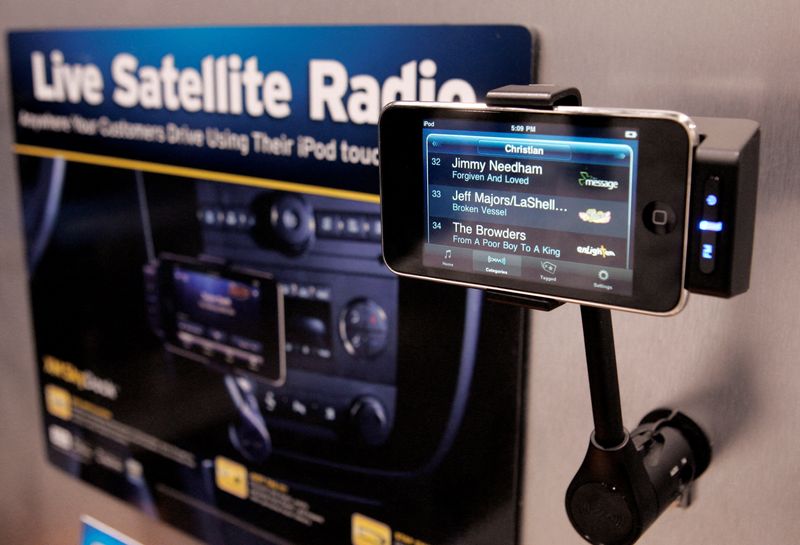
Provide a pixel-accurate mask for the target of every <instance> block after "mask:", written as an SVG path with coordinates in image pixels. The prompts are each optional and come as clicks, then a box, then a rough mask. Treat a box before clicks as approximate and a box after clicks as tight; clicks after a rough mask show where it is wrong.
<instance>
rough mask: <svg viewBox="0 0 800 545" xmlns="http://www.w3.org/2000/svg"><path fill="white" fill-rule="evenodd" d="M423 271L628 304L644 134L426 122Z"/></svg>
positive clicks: (549, 126) (605, 129)
mask: <svg viewBox="0 0 800 545" xmlns="http://www.w3.org/2000/svg"><path fill="white" fill-rule="evenodd" d="M422 131H423V132H422V142H423V150H422V157H423V163H424V165H423V170H424V172H423V179H424V181H425V185H426V191H425V211H426V214H425V219H426V231H425V243H424V246H423V263H424V265H425V266H427V267H431V268H434V269H440V270H443V269H450V270H454V271H461V272H467V273H477V274H480V275H486V276H496V277H507V278H509V279H516V280H520V281H525V282H532V283H535V284H540V285H552V286H559V287H564V288H571V289H579V290H589V291H594V292H604V293H614V294H617V295H630V294H631V292H632V290H633V268H634V259H633V256H634V244H633V241H634V232H633V231H634V226H635V205H636V181H637V180H636V176H637V155H638V139H639V130H638V129H637V128H636V127H581V126H578V125H574V124H559V123H536V124H510V123H498V122H493V121H489V122H483V121H475V120H458V119H426V120H423V127H422Z"/></svg>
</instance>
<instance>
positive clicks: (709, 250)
mask: <svg viewBox="0 0 800 545" xmlns="http://www.w3.org/2000/svg"><path fill="white" fill-rule="evenodd" d="M703 259H714V245H713V244H703Z"/></svg>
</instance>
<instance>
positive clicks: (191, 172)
mask: <svg viewBox="0 0 800 545" xmlns="http://www.w3.org/2000/svg"><path fill="white" fill-rule="evenodd" d="M12 149H13V150H14V153H17V154H19V155H30V156H32V157H63V158H64V159H66V160H67V161H73V162H76V163H86V164H88V165H100V166H104V167H115V168H126V169H129V170H141V171H143V172H155V173H158V174H169V175H172V176H181V177H185V178H199V179H201V180H211V181H214V182H223V183H228V184H238V185H249V186H253V187H264V188H267V189H278V190H281V191H294V192H297V193H307V194H309V195H320V196H323V197H332V198H334V199H348V200H352V201H361V202H371V203H375V204H377V203H378V202H380V198H379V197H378V196H377V195H373V194H371V193H362V192H360V191H347V190H345V189H334V188H331V187H322V186H318V185H309V184H298V183H295V182H284V181H281V180H272V179H270V178H257V177H255V176H242V175H239V174H228V173H226V172H217V171H214V170H203V169H200V168H189V167H179V166H174V165H164V164H161V163H151V162H149V161H135V160H133V159H122V158H120V157H108V156H106V155H95V154H93V153H83V152H78V151H69V150H61V149H55V148H44V147H40V146H30V145H28V144H14V145H13V146H12Z"/></svg>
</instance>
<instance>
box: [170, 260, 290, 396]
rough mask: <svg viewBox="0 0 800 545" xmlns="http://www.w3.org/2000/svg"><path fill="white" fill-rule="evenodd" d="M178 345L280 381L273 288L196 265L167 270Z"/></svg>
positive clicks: (244, 276)
mask: <svg viewBox="0 0 800 545" xmlns="http://www.w3.org/2000/svg"><path fill="white" fill-rule="evenodd" d="M167 274H168V277H167V280H168V284H169V286H170V288H169V290H168V291H169V293H171V307H172V316H173V318H172V320H171V321H172V328H171V329H172V330H173V332H172V336H173V339H174V340H173V342H174V343H175V344H176V346H178V347H180V348H182V349H183V350H187V351H189V352H191V353H195V354H198V355H199V356H202V357H205V358H208V359H210V360H212V361H216V362H219V363H221V364H223V365H225V366H226V367H235V368H239V369H243V370H247V371H250V372H252V373H255V374H257V375H259V376H263V377H264V378H267V379H271V380H276V379H279V378H280V377H281V376H282V374H283V371H282V367H283V365H282V364H281V362H280V361H279V360H280V359H281V358H280V355H279V342H280V341H279V339H278V338H277V336H276V335H278V331H277V325H276V324H277V321H278V320H279V319H281V320H282V317H280V318H279V316H278V314H282V312H281V309H280V308H279V302H278V301H277V299H276V289H275V283H274V282H273V281H272V280H270V279H264V278H261V277H258V276H254V275H247V274H243V273H241V272H236V271H229V270H225V269H224V268H220V269H219V270H218V269H217V268H215V267H210V266H203V265H198V264H194V263H188V262H187V263H182V262H174V263H172V266H171V267H169V268H168V273H167Z"/></svg>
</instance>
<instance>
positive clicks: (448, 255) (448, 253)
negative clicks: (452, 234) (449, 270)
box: [444, 250, 453, 259]
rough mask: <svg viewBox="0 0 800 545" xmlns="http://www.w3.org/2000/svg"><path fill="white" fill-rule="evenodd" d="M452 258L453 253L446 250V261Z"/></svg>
mask: <svg viewBox="0 0 800 545" xmlns="http://www.w3.org/2000/svg"><path fill="white" fill-rule="evenodd" d="M451 257H453V251H452V250H445V251H444V258H445V259H450V258H451Z"/></svg>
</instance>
